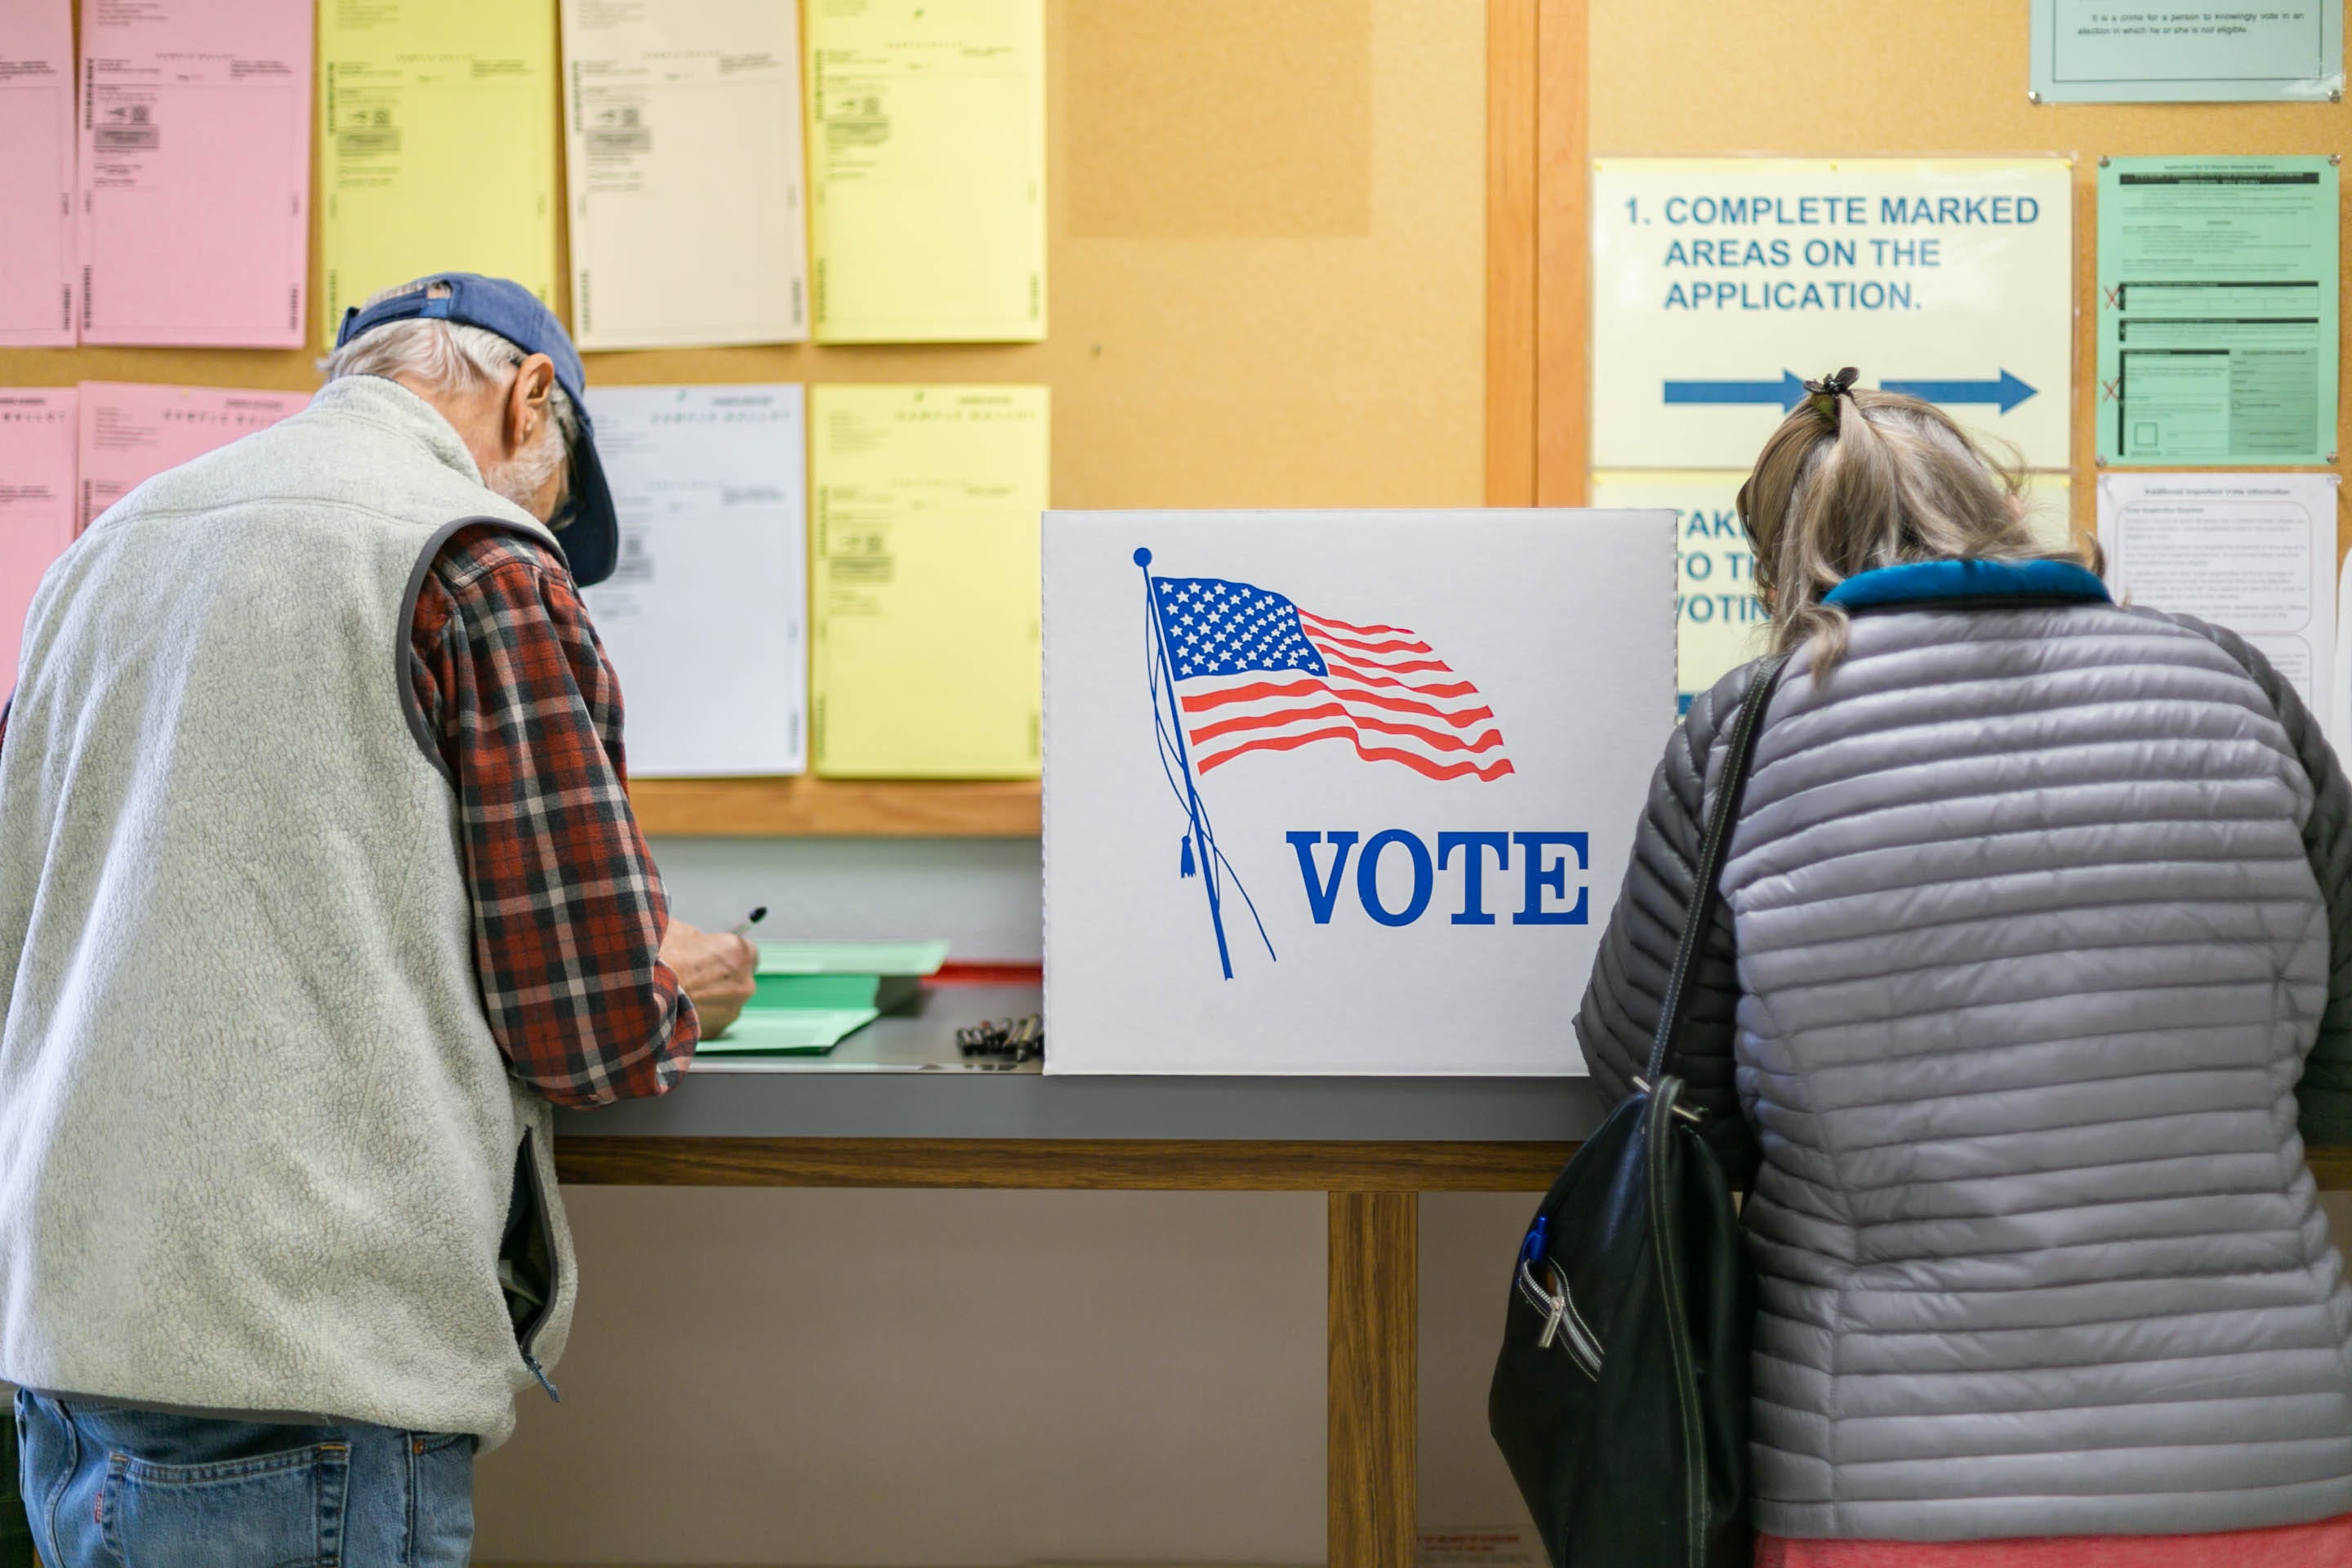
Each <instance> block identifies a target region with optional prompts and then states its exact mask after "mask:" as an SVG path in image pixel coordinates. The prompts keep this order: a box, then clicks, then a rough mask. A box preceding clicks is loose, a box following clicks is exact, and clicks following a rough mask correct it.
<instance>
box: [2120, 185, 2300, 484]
mask: <svg viewBox="0 0 2352 1568" xmlns="http://www.w3.org/2000/svg"><path fill="white" fill-rule="evenodd" d="M2339 286H2340V285H2339V279H2338V276H2337V272H2336V166H2335V165H2334V164H2332V163H2329V162H2328V161H2327V160H2326V158H2221V157H2215V158H2114V159H2109V160H2106V161H2105V162H2104V163H2102V165H2101V167H2100V169H2099V395H2098V419H2097V425H2098V452H2099V456H2100V457H2101V458H2104V459H2105V460H2106V461H2108V462H2112V463H2146V464H2179V463H2216V464H2231V465H2237V464H2244V465H2261V464H2304V463H2310V464H2321V463H2328V462H2333V461H2334V460H2335V458H2334V453H2335V450H2336V379H2337V349H2336V307H2337V291H2338V289H2339Z"/></svg>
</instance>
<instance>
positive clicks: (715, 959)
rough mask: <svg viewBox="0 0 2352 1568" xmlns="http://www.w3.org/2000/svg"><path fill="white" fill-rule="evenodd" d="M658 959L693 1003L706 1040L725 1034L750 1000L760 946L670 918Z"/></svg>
mask: <svg viewBox="0 0 2352 1568" xmlns="http://www.w3.org/2000/svg"><path fill="white" fill-rule="evenodd" d="M661 961H662V962H663V963H667V964H668V965H669V967H670V973H673V974H675V975H677V983H678V985H679V987H680V988H681V989H682V990H684V991H685V993H686V994H687V995H688V997H689V998H690V999H691V1000H692V1001H693V1003H694V1010H695V1012H696V1014H698V1016H700V1018H701V1020H702V1037H703V1038H704V1039H706V1040H711V1039H716V1038H718V1037H719V1036H721V1035H723V1034H725V1033H726V1032H727V1026H729V1025H730V1024H732V1023H733V1022H734V1021H735V1016H736V1015H737V1014H738V1013H740V1012H741V1011H742V1010H743V1004H744V1003H746V1002H749V1001H750V1000H751V975H752V971H753V970H754V969H755V968H756V967H757V966H758V964H759V962H760V950H759V949H757V948H755V947H753V946H752V945H751V943H750V942H746V941H745V940H744V939H743V938H741V937H740V936H734V935H730V934H729V933H728V932H725V931H698V930H696V929H695V928H694V927H692V926H690V925H688V924H687V923H686V922H685V921H670V922H669V933H668V934H667V935H666V936H664V937H663V938H662V944H661Z"/></svg>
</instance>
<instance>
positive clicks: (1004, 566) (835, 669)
mask: <svg viewBox="0 0 2352 1568" xmlns="http://www.w3.org/2000/svg"><path fill="white" fill-rule="evenodd" d="M810 420H811V425H812V429H811V440H810V451H811V458H810V475H809V488H810V490H811V493H812V494H813V496H814V507H813V508H812V520H813V521H812V527H813V528H814V534H815V538H814V546H813V548H812V550H811V552H810V555H811V559H812V561H813V563H814V572H815V574H816V581H815V583H814V591H813V592H812V594H811V595H810V604H811V605H812V612H811V614H812V618H813V620H814V632H815V643H814V656H813V658H812V661H811V662H812V666H813V668H814V675H813V678H812V679H813V687H814V690H813V698H812V704H813V710H814V737H815V757H814V761H815V766H816V771H817V772H818V773H833V774H836V775H840V776H845V777H851V778H856V777H860V776H866V777H881V778H1034V777H1036V776H1037V770H1038V765H1039V763H1040V760H1041V757H1042V750H1041V746H1042V734H1041V727H1042V725H1043V723H1044V710H1043V696H1042V692H1041V689H1040V684H1041V677H1040V666H1039V660H1038V648H1039V643H1040V635H1039V625H1038V594H1037V581H1038V579H1037V573H1038V553H1037V538H1038V534H1037V528H1038V518H1039V515H1040V514H1041V513H1042V512H1044V510H1045V476H1046V434H1045V426H1046V389H1045V388H1044V387H1042V386H820V387H817V388H815V389H814V392H813V394H812V396H811V405H810Z"/></svg>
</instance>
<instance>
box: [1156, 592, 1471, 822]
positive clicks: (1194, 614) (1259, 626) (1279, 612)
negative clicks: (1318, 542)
mask: <svg viewBox="0 0 2352 1568" xmlns="http://www.w3.org/2000/svg"><path fill="white" fill-rule="evenodd" d="M1150 583H1151V592H1152V604H1153V609H1154V611H1155V616H1156V619H1157V621H1158V623H1159V628H1160V635H1161V637H1162V643H1163V647H1164V650H1165V654H1166V657H1167V661H1168V663H1167V670H1168V677H1169V679H1170V681H1171V684H1172V685H1173V687H1174V689H1175V694H1176V698H1177V701H1178V705H1179V707H1180V708H1181V710H1182V714H1183V726H1184V737H1185V740H1186V741H1187V742H1189V744H1190V748H1191V753H1192V756H1191V760H1192V770H1193V772H1194V773H1195V774H1196V775H1198V776H1202V777H1205V776H1206V775H1207V774H1208V773H1211V772H1213V771H1214V770H1215V769H1217V768H1219V767H1222V766H1223V764H1225V763H1229V762H1232V761H1233V760H1234V758H1235V757H1239V756H1244V755H1246V754H1247V753H1249V752H1291V751H1297V749H1298V748H1299V747H1301V746H1307V745H1312V744H1314V743H1315V742H1318V741H1345V742H1348V743H1349V744H1350V745H1352V746H1354V747H1355V749H1356V755H1358V756H1359V757H1361V758H1362V759H1363V760H1364V761H1366V762H1368V763H1402V765H1403V766H1405V767H1408V768H1411V769H1412V770H1413V772H1415V773H1420V774H1422V775H1423V777H1426V778H1433V779H1457V778H1475V779H1478V780H1481V781H1484V782H1489V783H1491V782H1492V781H1494V780H1496V779H1498V778H1501V777H1502V776H1503V775H1504V774H1506V773H1509V772H1511V760H1510V757H1509V755H1508V754H1507V752H1505V751H1504V749H1503V732H1502V731H1501V730H1500V729H1499V728H1498V727H1497V726H1496V722H1495V710H1493V709H1492V708H1490V707H1488V706H1487V704H1486V699H1485V698H1484V697H1481V696H1480V695H1479V694H1478V688H1477V687H1476V686H1475V685H1473V684H1472V683H1471V682H1469V681H1468V680H1466V679H1463V677H1462V676H1461V675H1459V674H1458V673H1456V672H1455V671H1454V668H1453V667H1452V666H1451V665H1448V664H1447V663H1446V662H1445V661H1444V659H1442V658H1439V657H1438V656H1437V652H1436V650H1435V649H1433V648H1432V647H1430V646H1429V644H1428V642H1427V641H1426V640H1425V639H1423V638H1422V637H1417V636H1415V635H1414V634H1413V633H1412V632H1411V631H1408V630H1407V629H1405V628H1404V627H1402V626H1357V625H1355V624H1353V623H1352V622H1349V621H1336V620H1330V619H1327V618H1326V617H1324V616H1317V615H1312V614H1310V613H1308V612H1307V611H1306V610H1302V609H1300V608H1299V607H1298V606H1297V605H1295V604H1293V603H1292V602H1291V601H1290V600H1289V599H1287V598H1285V597H1284V596H1283V595H1280V594H1276V593H1274V592H1272V591H1270V590H1268V589H1265V588H1260V587H1257V586H1255V585H1254V584H1248V583H1232V582H1226V581H1224V580H1223V579H1221V578H1215V577H1153V578H1151V579H1150Z"/></svg>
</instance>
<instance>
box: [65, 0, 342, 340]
mask: <svg viewBox="0 0 2352 1568" xmlns="http://www.w3.org/2000/svg"><path fill="white" fill-rule="evenodd" d="M329 9H330V10H331V9H332V7H331V6H330V7H329ZM82 55H83V58H85V59H86V60H87V62H88V66H87V75H86V77H85V79H84V80H83V83H82V97H83V102H82V110H83V112H82V123H81V213H80V249H81V266H82V301H81V338H82V342H88V343H206V344H215V345H221V346H226V347H231V348H299V347H300V346H301V345H302V340H303V335H304V334H303V316H302V310H303V287H304V285H305V284H306V283H307V282H308V281H309V276H310V0H241V3H240V4H237V5H208V4H205V3H204V0H136V3H132V0H94V3H92V4H89V5H85V6H84V7H83V8H82Z"/></svg>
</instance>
